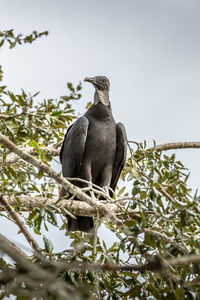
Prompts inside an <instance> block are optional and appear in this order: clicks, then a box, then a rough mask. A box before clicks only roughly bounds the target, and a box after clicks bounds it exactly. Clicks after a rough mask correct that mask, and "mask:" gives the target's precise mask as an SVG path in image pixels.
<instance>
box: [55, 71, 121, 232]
mask: <svg viewBox="0 0 200 300" xmlns="http://www.w3.org/2000/svg"><path fill="white" fill-rule="evenodd" d="M84 81H87V82H90V83H92V84H93V86H94V87H95V94H94V104H93V105H92V106H91V107H90V108H89V110H88V111H87V112H86V113H85V115H84V116H82V117H80V118H79V119H77V120H76V122H74V124H72V125H71V126H70V127H69V128H68V130H67V133H66V135H65V139H64V142H63V144H62V148H61V151H60V161H61V163H62V173H63V176H64V177H69V178H81V179H85V180H87V181H90V182H92V183H94V184H96V185H98V186H100V187H102V188H103V189H104V190H105V191H106V192H107V193H109V187H111V189H112V190H115V187H116V185H117V182H118V179H119V176H120V173H121V171H122V169H123V167H124V164H125V160H126V152H127V144H126V131H125V128H124V125H123V124H122V123H117V124H116V123H115V120H114V118H113V115H112V111H111V106H110V100H109V89H110V83H109V80H108V78H107V77H105V76H96V77H93V78H89V77H87V78H85V79H84ZM75 184H76V186H79V187H83V183H80V182H78V181H76V183H75ZM64 195H66V191H64ZM67 218H68V225H67V230H68V231H77V230H80V231H84V232H91V231H92V230H93V228H94V223H93V218H92V217H84V216H77V217H76V220H75V219H72V218H70V217H67Z"/></svg>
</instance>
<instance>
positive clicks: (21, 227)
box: [0, 195, 41, 253]
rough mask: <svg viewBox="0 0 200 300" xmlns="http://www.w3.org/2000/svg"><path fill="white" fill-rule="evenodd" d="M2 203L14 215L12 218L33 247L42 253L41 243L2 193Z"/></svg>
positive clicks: (0, 200) (0, 201)
mask: <svg viewBox="0 0 200 300" xmlns="http://www.w3.org/2000/svg"><path fill="white" fill-rule="evenodd" d="M0 203H1V204H2V205H3V206H4V207H5V209H6V210H7V212H8V213H9V214H10V216H11V217H12V219H13V220H14V221H15V223H16V224H17V225H18V227H19V229H20V231H21V232H22V233H23V235H24V236H25V238H26V240H27V241H28V243H29V244H30V245H31V247H33V249H34V250H35V251H37V252H39V253H40V252H41V249H40V247H39V245H38V244H37V242H36V241H35V240H34V238H33V237H32V235H31V234H30V232H29V231H28V230H27V228H26V227H25V225H24V223H23V222H22V220H20V218H19V217H18V215H17V213H16V212H15V211H14V209H13V208H12V207H11V206H10V204H9V203H8V201H7V200H6V198H5V197H4V196H2V195H0Z"/></svg>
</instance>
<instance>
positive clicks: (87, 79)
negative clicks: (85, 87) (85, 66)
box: [84, 77, 96, 84]
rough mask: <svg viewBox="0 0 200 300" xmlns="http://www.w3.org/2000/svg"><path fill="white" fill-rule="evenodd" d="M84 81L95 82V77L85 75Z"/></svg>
mask: <svg viewBox="0 0 200 300" xmlns="http://www.w3.org/2000/svg"><path fill="white" fill-rule="evenodd" d="M84 81H87V82H90V83H92V84H95V83H96V79H95V77H86V78H85V79H84Z"/></svg>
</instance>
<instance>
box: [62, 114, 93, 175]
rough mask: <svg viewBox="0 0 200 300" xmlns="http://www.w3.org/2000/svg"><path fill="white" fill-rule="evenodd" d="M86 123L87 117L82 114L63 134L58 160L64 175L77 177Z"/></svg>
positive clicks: (83, 145) (86, 128) (85, 133)
mask: <svg viewBox="0 0 200 300" xmlns="http://www.w3.org/2000/svg"><path fill="white" fill-rule="evenodd" d="M88 125H89V121H88V119H87V118H86V117H84V116H83V117H81V118H79V119H78V120H77V121H76V122H75V123H74V124H73V125H71V126H70V127H69V128H68V130H67V133H66V134H65V139H64V142H63V144H62V148H61V151H60V161H61V163H62V173H63V176H64V177H71V178H72V177H76V178H77V177H79V173H80V167H81V163H82V160H83V154H84V149H85V142H86V138H87V131H88Z"/></svg>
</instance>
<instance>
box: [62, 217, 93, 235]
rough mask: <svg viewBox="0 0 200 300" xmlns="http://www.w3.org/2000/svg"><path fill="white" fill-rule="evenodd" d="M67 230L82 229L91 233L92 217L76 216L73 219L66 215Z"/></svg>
mask: <svg viewBox="0 0 200 300" xmlns="http://www.w3.org/2000/svg"><path fill="white" fill-rule="evenodd" d="M67 219H68V223H67V231H83V232H90V233H92V232H93V230H94V221H93V218H92V217H82V216H78V217H76V220H75V219H72V218H70V217H69V216H67Z"/></svg>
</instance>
